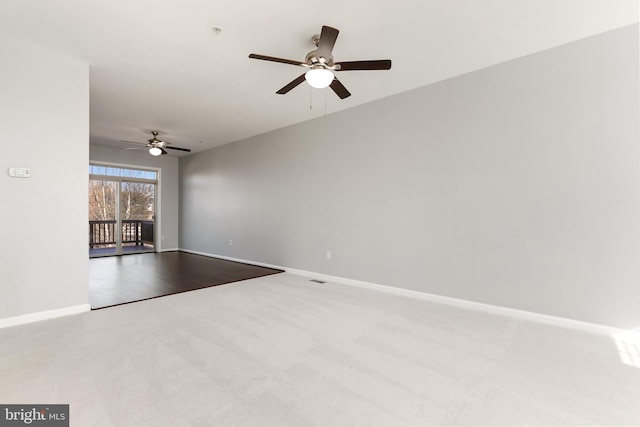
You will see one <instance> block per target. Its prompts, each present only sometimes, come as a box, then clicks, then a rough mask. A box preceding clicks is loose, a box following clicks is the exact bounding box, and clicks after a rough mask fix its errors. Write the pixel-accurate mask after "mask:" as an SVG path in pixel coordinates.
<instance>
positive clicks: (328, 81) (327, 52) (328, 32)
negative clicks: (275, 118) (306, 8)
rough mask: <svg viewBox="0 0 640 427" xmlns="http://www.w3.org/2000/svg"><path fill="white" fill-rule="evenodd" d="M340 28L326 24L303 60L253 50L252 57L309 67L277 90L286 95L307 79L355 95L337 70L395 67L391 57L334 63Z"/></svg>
mask: <svg viewBox="0 0 640 427" xmlns="http://www.w3.org/2000/svg"><path fill="white" fill-rule="evenodd" d="M338 33H339V31H338V30H337V29H336V28H333V27H328V26H326V25H325V26H323V27H322V32H321V33H320V35H315V36H313V38H312V41H313V43H314V44H315V45H316V47H317V49H316V50H312V51H311V52H309V53H308V54H307V56H306V57H305V59H304V61H303V62H300V61H294V60H291V59H283V58H276V57H273V56H265V55H259V54H257V53H252V54H250V55H249V58H253V59H261V60H263V61H272V62H280V63H282V64H290V65H297V66H300V67H306V68H308V69H309V70H308V71H307V72H305V73H304V74H301V75H300V76H298V77H297V78H296V79H294V80H293V81H291V82H290V83H289V84H287V85H285V86H284V87H283V88H281V89H280V90H278V91H277V92H276V93H277V94H279V95H284V94H286V93H287V92H289V91H290V90H291V89H293V88H295V87H296V86H298V85H299V84H300V83H302V82H304V81H305V80H307V81H308V82H309V84H310V85H311V86H313V87H315V88H319V89H321V88H325V87H327V86H329V87H330V88H331V89H332V90H333V91H334V92H335V93H336V95H338V96H339V97H340V99H344V98H347V97H348V96H351V93H350V92H349V91H348V90H347V88H346V87H344V85H343V84H342V83H341V82H340V80H338V78H337V77H335V75H334V74H333V72H334V71H363V70H389V69H391V60H390V59H379V60H372V61H346V62H344V61H343V62H334V60H333V56H332V55H331V52H332V51H333V46H334V45H335V43H336V39H337V38H338Z"/></svg>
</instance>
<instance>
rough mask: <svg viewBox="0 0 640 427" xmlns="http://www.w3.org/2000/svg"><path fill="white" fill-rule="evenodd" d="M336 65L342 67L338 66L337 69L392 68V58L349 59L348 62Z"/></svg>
mask: <svg viewBox="0 0 640 427" xmlns="http://www.w3.org/2000/svg"><path fill="white" fill-rule="evenodd" d="M335 65H339V66H340V68H337V67H336V71H354V70H390V69H391V60H390V59H380V60H376V61H347V62H337V63H336V64H335Z"/></svg>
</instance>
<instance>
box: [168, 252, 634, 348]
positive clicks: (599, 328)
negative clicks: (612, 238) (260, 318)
mask: <svg viewBox="0 0 640 427" xmlns="http://www.w3.org/2000/svg"><path fill="white" fill-rule="evenodd" d="M179 250H180V251H182V252H188V253H192V254H196V255H204V256H209V257H214V258H220V259H225V260H228V261H235V262H242V263H245V264H254V265H259V266H262V267H268V268H275V269H278V270H284V271H286V272H287V273H291V274H296V275H299V276H304V277H309V278H314V279H319V280H322V281H325V282H333V283H339V284H343V285H349V286H357V287H361V288H367V289H374V290H377V291H380V292H386V293H389V294H394V295H400V296H404V297H408V298H417V299H421V300H424V301H429V302H435V303H439V304H446V305H450V306H454V307H459V308H464V309H468V310H474V311H482V312H485V313H491V314H496V315H500V316H507V317H513V318H516V319H520V320H527V321H531V322H536V323H543V324H547V325H553V326H558V327H562V328H566V329H574V330H580V331H583V332H589V333H596V334H600V335H608V336H611V335H618V334H621V333H625V332H627V331H625V330H624V329H619V328H614V327H612V326H605V325H599V324H597V323H589V322H582V321H580V320H574V319H567V318H564V317H556V316H550V315H547V314H541V313H534V312H530V311H524V310H518V309H515V308H508V307H502V306H497V305H491V304H484V303H480V302H474V301H468V300H463V299H458V298H451V297H445V296H441V295H435V294H429V293H426V292H420V291H413V290H410V289H404V288H396V287H393V286H386V285H379V284H376V283H370V282H364V281H361V280H354V279H347V278H344V277H338V276H330V275H327V274H322V273H314V272H312V271H306V270H299V269H296V268H289V267H283V266H278V265H272V264H265V263H261V262H256V261H250V260H245V259H240V258H232V257H228V256H224V255H215V254H209V253H206V252H198V251H191V250H188V249H179Z"/></svg>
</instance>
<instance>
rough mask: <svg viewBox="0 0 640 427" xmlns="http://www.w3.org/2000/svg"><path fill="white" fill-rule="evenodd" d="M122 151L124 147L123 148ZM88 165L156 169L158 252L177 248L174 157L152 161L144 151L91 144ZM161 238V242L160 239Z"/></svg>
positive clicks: (177, 219)
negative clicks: (157, 180) (109, 164)
mask: <svg viewBox="0 0 640 427" xmlns="http://www.w3.org/2000/svg"><path fill="white" fill-rule="evenodd" d="M123 148H124V145H123ZM89 158H90V159H91V161H98V162H106V163H112V164H120V165H129V166H140V167H143V168H144V167H147V168H149V167H150V168H156V169H160V187H159V188H160V192H159V193H160V195H159V198H158V203H157V204H158V207H157V209H158V210H157V219H158V227H159V228H158V232H157V239H158V250H159V251H167V250H175V249H177V248H178V221H179V215H178V213H179V209H178V189H179V185H178V158H177V157H174V156H169V155H167V156H159V157H153V156H151V155H150V154H149V153H147V152H146V151H135V150H124V149H122V150H120V149H117V148H111V147H105V146H100V145H95V144H92V145H91V146H90V151H89ZM162 236H164V239H162Z"/></svg>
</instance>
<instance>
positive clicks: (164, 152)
mask: <svg viewBox="0 0 640 427" xmlns="http://www.w3.org/2000/svg"><path fill="white" fill-rule="evenodd" d="M158 148H159V149H161V150H162V154H168V153H167V152H166V151H165V149H164V148H162V147H158ZM162 154H161V155H162Z"/></svg>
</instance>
